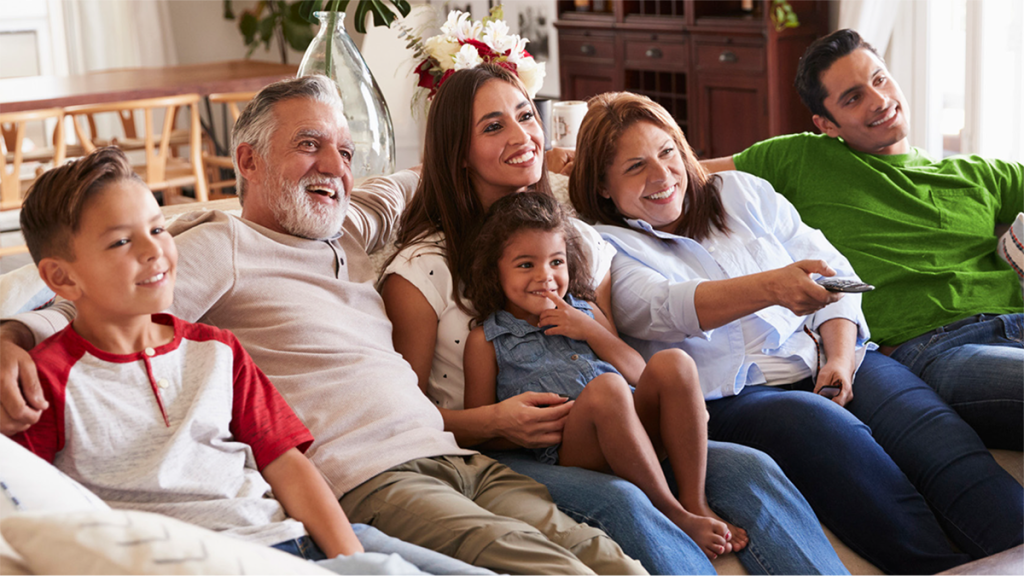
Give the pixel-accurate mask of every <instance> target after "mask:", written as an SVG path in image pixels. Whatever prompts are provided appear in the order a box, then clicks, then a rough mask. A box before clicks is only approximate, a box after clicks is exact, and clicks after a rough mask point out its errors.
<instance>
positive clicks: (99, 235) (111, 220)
mask: <svg viewBox="0 0 1024 576" xmlns="http://www.w3.org/2000/svg"><path fill="white" fill-rule="evenodd" d="M71 246H72V249H73V254H74V258H75V260H74V262H68V261H66V260H60V265H61V266H62V267H63V268H64V270H65V271H66V273H67V278H68V279H69V280H71V281H72V282H73V286H72V287H71V288H70V290H71V291H70V292H68V293H67V294H62V295H63V296H65V297H67V298H68V299H70V300H74V302H75V305H76V307H77V308H78V312H79V315H80V316H82V317H83V318H87V317H90V318H102V319H103V321H104V322H109V323H115V322H118V321H120V320H130V319H132V318H133V317H138V316H148V315H149V314H154V313H156V312H160V311H162V310H166V309H167V308H168V307H170V305H171V302H172V301H173V299H174V276H175V272H176V270H177V263H178V250H177V248H176V247H175V245H174V240H173V239H172V238H171V235H170V234H169V233H168V232H167V231H166V230H165V229H164V217H163V214H162V213H161V212H160V206H158V205H157V203H156V200H155V199H154V198H153V193H152V192H150V191H149V189H148V188H146V186H145V185H144V184H142V183H141V182H138V181H135V180H121V181H119V182H114V183H112V184H108V185H107V186H105V187H104V188H103V189H102V190H101V191H100V192H98V193H96V194H95V195H94V196H93V197H92V198H90V199H89V200H88V202H87V204H86V206H85V208H84V209H83V210H82V215H81V225H80V227H79V229H78V231H77V232H75V233H74V234H73V235H72V240H71Z"/></svg>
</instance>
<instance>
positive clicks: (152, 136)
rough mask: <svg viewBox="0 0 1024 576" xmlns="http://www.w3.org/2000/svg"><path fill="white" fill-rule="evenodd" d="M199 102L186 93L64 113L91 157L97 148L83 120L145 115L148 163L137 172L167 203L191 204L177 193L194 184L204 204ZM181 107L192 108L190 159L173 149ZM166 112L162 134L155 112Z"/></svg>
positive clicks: (79, 108) (100, 105)
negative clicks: (109, 115) (157, 128)
mask: <svg viewBox="0 0 1024 576" xmlns="http://www.w3.org/2000/svg"><path fill="white" fill-rule="evenodd" d="M199 101H200V96H199V95H198V94H183V95H179V96H166V97H161V98H147V99H143V100H129V101H127V102H113V103H109V104H86V105H83V106H71V107H68V108H65V109H64V112H65V113H66V114H67V115H68V116H69V117H71V120H72V124H73V126H74V129H75V134H76V135H77V136H78V141H79V143H80V144H81V146H82V149H83V151H84V152H85V153H86V154H88V153H90V152H92V151H93V150H95V149H96V148H97V147H98V145H97V143H96V142H95V141H94V140H93V139H92V135H91V134H86V132H85V130H84V129H83V127H82V124H83V120H84V119H88V117H89V116H90V115H93V114H102V113H106V112H117V113H118V115H119V116H120V117H121V118H124V116H121V112H122V111H124V110H140V111H141V112H142V114H143V125H144V128H143V135H142V142H143V149H144V150H145V152H146V162H145V164H141V165H137V166H135V171H136V172H138V173H139V175H140V176H142V178H143V180H145V181H146V185H147V186H149V188H150V189H151V190H153V191H164V204H169V203H175V202H186V201H190V200H189V199H186V198H184V197H182V196H180V195H178V194H175V193H174V192H175V191H176V190H177V189H179V188H180V187H182V186H187V185H192V186H194V187H195V193H196V200H197V201H199V202H205V201H207V200H208V199H209V193H208V188H207V182H206V172H205V171H204V170H203V158H202V127H201V126H200V124H199ZM181 106H188V107H189V120H190V121H189V128H188V139H187V142H186V144H187V145H188V146H189V156H188V158H187V159H186V158H178V157H175V156H173V155H172V153H171V148H172V146H174V143H173V142H172V138H173V136H174V133H175V130H174V118H175V115H176V111H177V109H178V108H179V107H181ZM157 109H163V111H164V121H163V127H162V129H161V130H160V132H159V133H156V132H155V131H154V129H153V111H154V110H157Z"/></svg>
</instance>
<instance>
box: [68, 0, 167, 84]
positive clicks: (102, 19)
mask: <svg viewBox="0 0 1024 576" xmlns="http://www.w3.org/2000/svg"><path fill="white" fill-rule="evenodd" d="M63 5H64V25H65V29H66V34H67V48H68V67H69V71H70V73H71V74H84V73H86V72H94V71H97V70H107V69H110V68H136V67H150V66H168V65H173V64H177V51H176V50H175V46H174V37H173V36H172V34H171V25H170V15H169V11H168V9H167V0H64V3H63Z"/></svg>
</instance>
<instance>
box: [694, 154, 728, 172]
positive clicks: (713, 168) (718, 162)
mask: <svg viewBox="0 0 1024 576" xmlns="http://www.w3.org/2000/svg"><path fill="white" fill-rule="evenodd" d="M700 165H701V166H703V167H704V169H705V170H707V171H708V172H709V173H714V172H725V171H726V170H735V169H736V163H735V162H733V159H732V156H722V157H721V158H710V159H708V160H701V161H700Z"/></svg>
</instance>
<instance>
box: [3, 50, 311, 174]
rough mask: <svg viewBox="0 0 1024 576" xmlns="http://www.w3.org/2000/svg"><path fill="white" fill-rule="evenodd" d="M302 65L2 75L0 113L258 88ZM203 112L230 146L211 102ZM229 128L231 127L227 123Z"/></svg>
mask: <svg viewBox="0 0 1024 576" xmlns="http://www.w3.org/2000/svg"><path fill="white" fill-rule="evenodd" d="M298 69H299V67H298V66H297V65H294V64H278V63H275V62H261V61H258V60H229V61H224V62H209V63H206V64H187V65H184V66H160V67H153V68H119V69H116V70H101V71H98V72H89V73H87V74H78V75H74V76H28V77H23V78H4V79H0V112H20V111H24V110H40V109H44V108H63V107H67V106H75V105H78V104H104V103H107V102H123V101H126V100H136V99H140V98H155V97H159V96H174V95H177V94H193V93H195V94H199V95H201V96H209V95H210V94H216V93H220V92H249V91H256V90H259V89H261V88H263V87H264V86H266V85H267V84H270V83H272V82H276V81H278V80H283V79H285V78H294V77H295V74H296V72H297V71H298ZM205 108H206V110H205V113H204V114H201V116H202V117H203V118H202V124H203V129H204V130H206V132H207V133H208V134H209V135H210V136H211V138H213V141H214V144H215V146H216V148H217V149H218V153H219V154H223V153H225V152H224V149H225V148H226V145H227V142H226V138H227V135H226V132H227V130H226V129H225V130H222V131H220V132H225V134H223V135H218V132H219V131H218V130H216V129H214V126H213V121H212V120H213V115H212V112H211V110H210V103H209V101H205ZM225 128H226V126H225ZM222 140H225V141H223V142H222Z"/></svg>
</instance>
